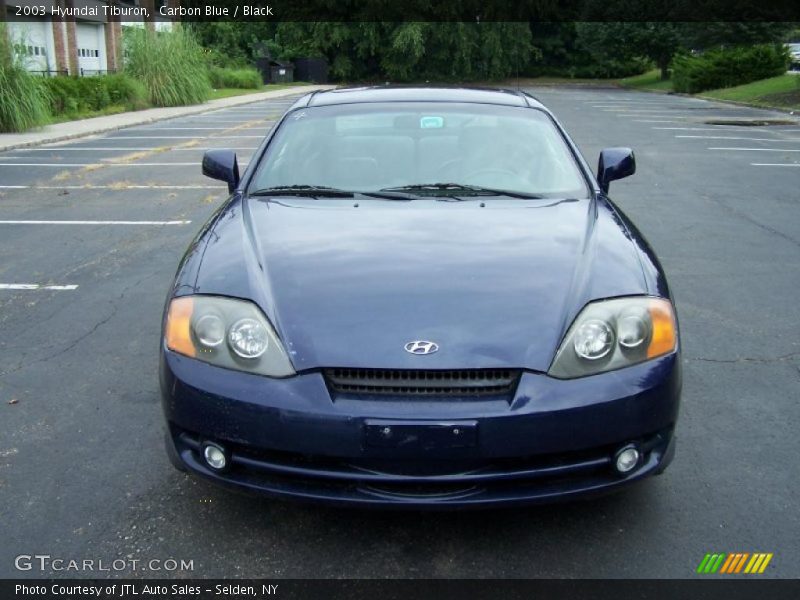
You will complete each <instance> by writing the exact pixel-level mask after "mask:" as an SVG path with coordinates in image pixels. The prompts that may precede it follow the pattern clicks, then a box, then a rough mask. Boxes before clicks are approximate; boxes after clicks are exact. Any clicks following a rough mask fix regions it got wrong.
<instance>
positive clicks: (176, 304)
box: [164, 297, 196, 356]
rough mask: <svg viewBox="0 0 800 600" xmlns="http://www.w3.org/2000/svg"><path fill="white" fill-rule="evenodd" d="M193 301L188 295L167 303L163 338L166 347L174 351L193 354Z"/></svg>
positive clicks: (194, 352) (188, 354) (187, 354)
mask: <svg viewBox="0 0 800 600" xmlns="http://www.w3.org/2000/svg"><path fill="white" fill-rule="evenodd" d="M193 309H194V301H193V300H192V298H190V297H184V298H175V299H174V300H173V301H172V302H171V303H170V305H169V313H168V314H167V329H166V333H165V336H164V337H165V338H166V340H167V348H169V349H170V350H172V351H174V352H179V353H181V354H185V355H186V356H195V354H196V351H195V348H194V343H193V342H192V310H193Z"/></svg>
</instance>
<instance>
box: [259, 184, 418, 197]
mask: <svg viewBox="0 0 800 600" xmlns="http://www.w3.org/2000/svg"><path fill="white" fill-rule="evenodd" d="M250 195H251V196H308V197H310V198H321V197H327V198H352V197H354V196H355V195H359V196H368V197H370V198H381V199H384V200H413V199H414V196H413V195H411V194H404V193H402V192H393V191H384V190H378V191H375V192H371V191H369V192H362V191H353V190H340V189H338V188H333V187H328V186H325V185H281V186H274V187H267V188H261V189H259V190H256V191H254V192H250Z"/></svg>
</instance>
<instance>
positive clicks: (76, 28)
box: [0, 0, 180, 76]
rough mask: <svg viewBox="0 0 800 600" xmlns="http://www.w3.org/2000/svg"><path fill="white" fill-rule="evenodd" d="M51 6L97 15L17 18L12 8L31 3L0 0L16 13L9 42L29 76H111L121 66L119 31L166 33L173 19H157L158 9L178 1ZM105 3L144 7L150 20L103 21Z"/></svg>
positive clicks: (69, 1)
mask: <svg viewBox="0 0 800 600" xmlns="http://www.w3.org/2000/svg"><path fill="white" fill-rule="evenodd" d="M52 4H53V6H60V7H62V8H65V9H71V8H77V7H85V6H86V7H95V8H96V9H97V10H96V11H95V12H96V13H97V14H98V16H89V15H87V16H85V17H77V18H63V17H59V16H49V15H48V16H38V15H37V16H29V17H18V16H16V13H17V7H24V6H31V7H33V6H36V1H35V0H0V11H4V12H5V14H6V15H15V16H14V17H13V18H11V19H10V20H8V23H7V31H8V35H9V37H10V41H11V43H12V44H13V46H14V48H15V50H16V52H17V54H18V55H21V56H22V57H23V62H24V64H25V66H26V68H27V69H28V70H29V71H31V72H37V73H41V74H43V75H48V74H49V75H56V74H59V75H67V74H69V75H79V76H86V75H97V74H102V73H109V72H114V71H117V70H118V69H119V68H120V67H121V61H122V28H123V27H145V26H146V27H150V28H153V29H156V30H169V29H171V28H172V25H173V23H172V20H171V19H169V18H167V17H161V16H160V15H159V14H158V9H159V7H160V6H162V5H163V6H179V5H180V0H53V2H52ZM104 5H107V6H116V7H120V8H123V9H125V8H129V9H132V8H136V7H143V8H147V9H148V11H147V12H148V14H149V15H150V19H145V18H144V17H142V16H135V15H133V16H132V15H130V14H128V16H124V17H114V16H109V17H106V16H105V10H104V8H103V6H104ZM129 12H130V11H129ZM122 19H124V20H122ZM0 20H2V13H0Z"/></svg>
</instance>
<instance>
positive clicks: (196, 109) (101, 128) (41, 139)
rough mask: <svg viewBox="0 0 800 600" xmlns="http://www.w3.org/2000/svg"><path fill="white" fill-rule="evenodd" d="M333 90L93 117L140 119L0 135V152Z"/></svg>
mask: <svg viewBox="0 0 800 600" xmlns="http://www.w3.org/2000/svg"><path fill="white" fill-rule="evenodd" d="M335 87H336V86H334V85H308V86H296V87H289V88H285V89H282V90H274V91H267V92H260V93H255V94H243V95H241V96H232V97H230V98H220V99H218V100H211V101H209V102H207V103H205V104H198V105H194V106H186V107H166V108H176V109H179V108H183V110H176V111H175V112H174V113H171V114H164V115H156V116H147V115H146V114H144V113H147V112H148V111H150V110H154V111H160V110H164V108H153V109H145V110H143V111H128V112H123V113H118V114H116V115H108V116H103V117H93V118H95V119H113V118H114V117H117V118H119V117H121V116H123V115H130V116H136V115H140V118H138V119H134V120H132V121H130V122H125V123H116V124H114V123H107V124H103V125H96V126H94V127H93V126H92V125H91V124H89V125H88V127H87V129H86V130H84V131H76V132H72V133H61V134H59V133H57V132H53V133H52V134H51V135H47V134H42V133H41V132H35V131H34V132H27V133H9V134H0V152H5V151H7V150H14V149H17V148H27V147H30V146H40V145H42V144H52V143H55V142H63V141H67V140H74V139H79V138H83V137H89V136H91V135H97V134H99V133H107V132H109V131H119V130H120V129H126V128H128V127H136V126H138V125H146V124H148V123H157V122H159V121H166V120H168V119H175V118H179V117H185V116H189V115H197V114H202V113H206V112H211V111H214V110H220V109H224V108H230V107H232V106H242V105H245V104H254V103H256V102H262V101H264V100H270V99H272V98H283V97H286V96H292V95H295V94H303V93H308V92H313V91H317V90H327V89H333V88H335ZM91 120H92V119H85V120H83V121H84V122H86V121H91ZM72 123H81V120H78V121H67V122H65V123H58V124H57V125H53V126H52V127H58V126H59V125H68V124H72ZM6 135H8V136H15V137H20V138H21V137H25V136H31V138H32V139H29V140H20V141H16V142H11V143H8V144H5V143H3V136H6Z"/></svg>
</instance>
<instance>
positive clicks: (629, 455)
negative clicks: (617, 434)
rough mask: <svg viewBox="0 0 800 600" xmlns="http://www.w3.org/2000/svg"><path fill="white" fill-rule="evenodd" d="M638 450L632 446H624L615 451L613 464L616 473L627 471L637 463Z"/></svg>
mask: <svg viewBox="0 0 800 600" xmlns="http://www.w3.org/2000/svg"><path fill="white" fill-rule="evenodd" d="M639 456H640V455H639V451H638V450H637V449H636V448H635V447H634V446H625V447H624V448H623V449H622V450H620V451H619V452H617V462H616V463H615V466H616V468H617V472H618V473H628V472H629V471H631V470H633V469H634V468H635V467H636V465H638V464H639Z"/></svg>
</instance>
